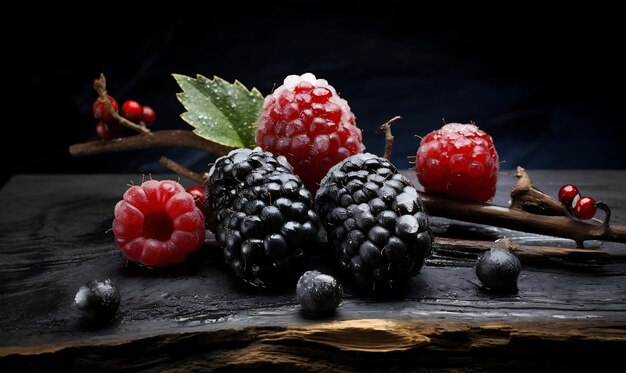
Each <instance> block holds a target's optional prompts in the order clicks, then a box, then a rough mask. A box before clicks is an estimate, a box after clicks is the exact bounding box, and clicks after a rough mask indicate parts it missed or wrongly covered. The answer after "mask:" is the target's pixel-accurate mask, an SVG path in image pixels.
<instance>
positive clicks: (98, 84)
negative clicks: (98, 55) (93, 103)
mask: <svg viewBox="0 0 626 373" xmlns="http://www.w3.org/2000/svg"><path fill="white" fill-rule="evenodd" d="M93 89H94V90H95V91H96V92H98V96H100V101H102V103H103V104H104V106H105V107H106V108H107V110H108V111H109V112H110V113H111V116H112V117H113V119H114V120H115V121H116V122H117V123H119V124H121V125H122V126H124V127H127V128H130V129H132V130H134V131H137V132H139V133H151V132H150V130H149V129H148V128H146V127H145V126H142V125H140V124H136V123H133V122H131V121H130V120H128V119H126V118H124V117H123V116H121V115H120V114H119V113H118V112H117V111H115V109H114V108H113V106H112V105H111V103H110V102H109V96H108V95H107V80H106V78H105V77H104V74H102V73H100V77H99V78H98V79H95V80H94V81H93Z"/></svg>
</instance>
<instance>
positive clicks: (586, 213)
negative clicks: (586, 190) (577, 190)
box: [574, 197, 597, 220]
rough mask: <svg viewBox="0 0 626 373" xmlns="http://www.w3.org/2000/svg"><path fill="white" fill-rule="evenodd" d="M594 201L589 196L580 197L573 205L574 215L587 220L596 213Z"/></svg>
mask: <svg viewBox="0 0 626 373" xmlns="http://www.w3.org/2000/svg"><path fill="white" fill-rule="evenodd" d="M596 209H597V208H596V201H594V200H593V198H591V197H581V198H580V199H579V200H578V201H576V204H575V205H574V216H575V217H577V218H578V219H582V220H587V219H591V218H593V216H594V215H595V214H596Z"/></svg>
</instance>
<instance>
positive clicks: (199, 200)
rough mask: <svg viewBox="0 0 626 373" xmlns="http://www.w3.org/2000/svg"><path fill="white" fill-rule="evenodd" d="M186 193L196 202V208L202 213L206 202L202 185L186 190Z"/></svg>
mask: <svg viewBox="0 0 626 373" xmlns="http://www.w3.org/2000/svg"><path fill="white" fill-rule="evenodd" d="M186 191H187V193H189V194H191V196H192V197H193V200H194V201H195V202H196V207H198V208H199V209H200V211H204V202H205V200H206V197H205V195H204V187H203V186H202V185H196V186H192V187H189V188H187V189H186Z"/></svg>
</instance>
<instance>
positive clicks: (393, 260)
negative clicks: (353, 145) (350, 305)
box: [315, 153, 433, 291]
mask: <svg viewBox="0 0 626 373" xmlns="http://www.w3.org/2000/svg"><path fill="white" fill-rule="evenodd" d="M315 203H316V204H317V206H318V210H319V214H320V217H321V218H322V221H323V222H324V227H325V228H326V232H328V241H330V242H331V243H332V245H333V247H334V248H335V250H336V252H337V256H338V258H339V265H340V266H341V268H342V269H343V270H344V271H345V272H346V273H348V274H349V275H350V276H351V278H352V280H354V282H355V284H356V285H357V286H359V288H358V290H362V291H372V290H376V291H379V290H388V289H389V288H395V287H397V286H398V285H402V284H404V283H406V282H407V280H408V279H410V278H411V277H413V276H415V275H416V274H417V273H418V272H419V270H420V269H421V268H422V265H423V264H424V259H425V258H426V257H428V255H430V252H431V246H432V240H433V234H432V231H431V229H430V225H429V218H428V215H427V214H426V210H425V209H424V205H423V203H422V201H421V200H420V199H419V197H418V195H417V191H416V190H415V188H414V187H413V186H412V185H411V183H410V182H409V180H408V179H407V178H406V177H404V176H402V175H401V174H399V173H398V170H397V169H396V168H395V167H394V166H393V165H392V164H391V163H390V162H389V161H388V160H386V159H384V158H380V157H377V156H375V155H373V154H369V153H365V154H357V155H353V156H351V157H349V158H346V159H344V160H343V161H341V162H340V163H338V164H337V165H335V166H333V167H332V168H331V169H330V171H329V172H328V175H326V177H324V179H322V183H321V186H320V189H319V190H318V191H317V195H316V196H315Z"/></svg>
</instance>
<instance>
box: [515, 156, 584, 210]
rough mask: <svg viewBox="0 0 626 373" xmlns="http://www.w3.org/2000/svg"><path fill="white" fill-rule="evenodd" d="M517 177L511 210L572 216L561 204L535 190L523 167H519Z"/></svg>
mask: <svg viewBox="0 0 626 373" xmlns="http://www.w3.org/2000/svg"><path fill="white" fill-rule="evenodd" d="M515 177H517V178H518V180H517V184H515V186H513V189H512V190H511V206H510V208H512V209H518V210H524V211H527V212H532V213H534V214H540V215H559V216H570V217H571V216H572V215H571V214H570V212H569V211H568V210H567V208H566V207H565V206H564V205H563V204H562V203H561V202H559V201H557V200H556V199H554V198H552V197H551V196H550V195H548V194H546V193H544V192H542V191H541V190H539V189H537V188H535V187H534V186H533V183H532V180H531V179H530V176H528V173H527V172H526V170H524V168H523V167H517V171H516V172H515Z"/></svg>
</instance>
